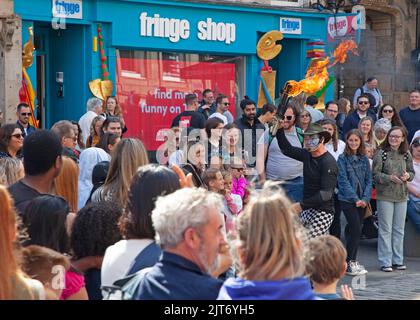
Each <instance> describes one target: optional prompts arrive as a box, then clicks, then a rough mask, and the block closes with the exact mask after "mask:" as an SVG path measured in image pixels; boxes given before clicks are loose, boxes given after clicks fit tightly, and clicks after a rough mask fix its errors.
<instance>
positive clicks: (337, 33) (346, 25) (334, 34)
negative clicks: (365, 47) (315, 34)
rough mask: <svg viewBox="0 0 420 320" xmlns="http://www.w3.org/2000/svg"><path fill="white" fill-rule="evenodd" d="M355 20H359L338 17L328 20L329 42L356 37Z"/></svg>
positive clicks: (349, 17)
mask: <svg viewBox="0 0 420 320" xmlns="http://www.w3.org/2000/svg"><path fill="white" fill-rule="evenodd" d="M354 19H357V17H351V16H341V17H340V16H337V17H330V18H328V24H327V25H328V41H330V42H331V41H335V40H337V39H340V38H344V37H351V36H354V35H355V32H356V30H355V29H354V28H353V20H354Z"/></svg>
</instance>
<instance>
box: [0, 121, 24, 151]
mask: <svg viewBox="0 0 420 320" xmlns="http://www.w3.org/2000/svg"><path fill="white" fill-rule="evenodd" d="M22 146H23V134H22V130H21V129H20V128H19V126H18V125H17V124H16V123H14V124H6V125H4V126H3V127H1V128H0V158H5V157H10V158H22V154H21V152H20V151H21V149H22Z"/></svg>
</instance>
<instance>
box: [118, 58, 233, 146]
mask: <svg viewBox="0 0 420 320" xmlns="http://www.w3.org/2000/svg"><path fill="white" fill-rule="evenodd" d="M207 88H210V89H212V90H214V92H215V97H216V96H217V94H218V93H223V94H225V95H226V96H228V97H229V101H230V103H231V109H230V112H231V113H232V114H233V116H235V107H234V106H235V105H236V103H235V102H236V101H235V93H236V84H235V64H234V63H212V62H191V61H174V60H170V59H168V60H164V59H162V60H158V59H138V58H137V59H136V58H120V59H118V60H117V96H118V100H119V102H120V104H121V107H122V109H123V114H124V120H125V123H126V125H127V128H128V131H127V133H126V134H125V135H124V136H125V137H136V138H140V139H141V140H142V141H143V143H144V144H145V146H146V148H147V149H148V150H156V149H157V148H158V147H159V146H160V145H161V144H162V143H163V139H164V131H165V130H164V129H168V128H170V126H171V123H172V120H173V119H174V118H175V116H176V115H177V114H179V113H181V112H182V111H184V109H185V107H184V102H185V100H184V97H185V95H186V94H188V93H196V94H197V96H198V98H199V100H201V99H202V95H201V92H202V91H203V90H204V89H207Z"/></svg>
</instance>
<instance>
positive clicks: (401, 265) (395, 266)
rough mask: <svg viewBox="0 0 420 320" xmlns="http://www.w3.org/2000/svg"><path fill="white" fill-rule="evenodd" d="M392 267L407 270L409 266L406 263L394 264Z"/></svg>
mask: <svg viewBox="0 0 420 320" xmlns="http://www.w3.org/2000/svg"><path fill="white" fill-rule="evenodd" d="M392 268H394V269H395V270H407V266H406V265H404V264H393V265H392Z"/></svg>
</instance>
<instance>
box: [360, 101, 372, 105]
mask: <svg viewBox="0 0 420 320" xmlns="http://www.w3.org/2000/svg"><path fill="white" fill-rule="evenodd" d="M358 103H359V104H369V101H359V102H358Z"/></svg>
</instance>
